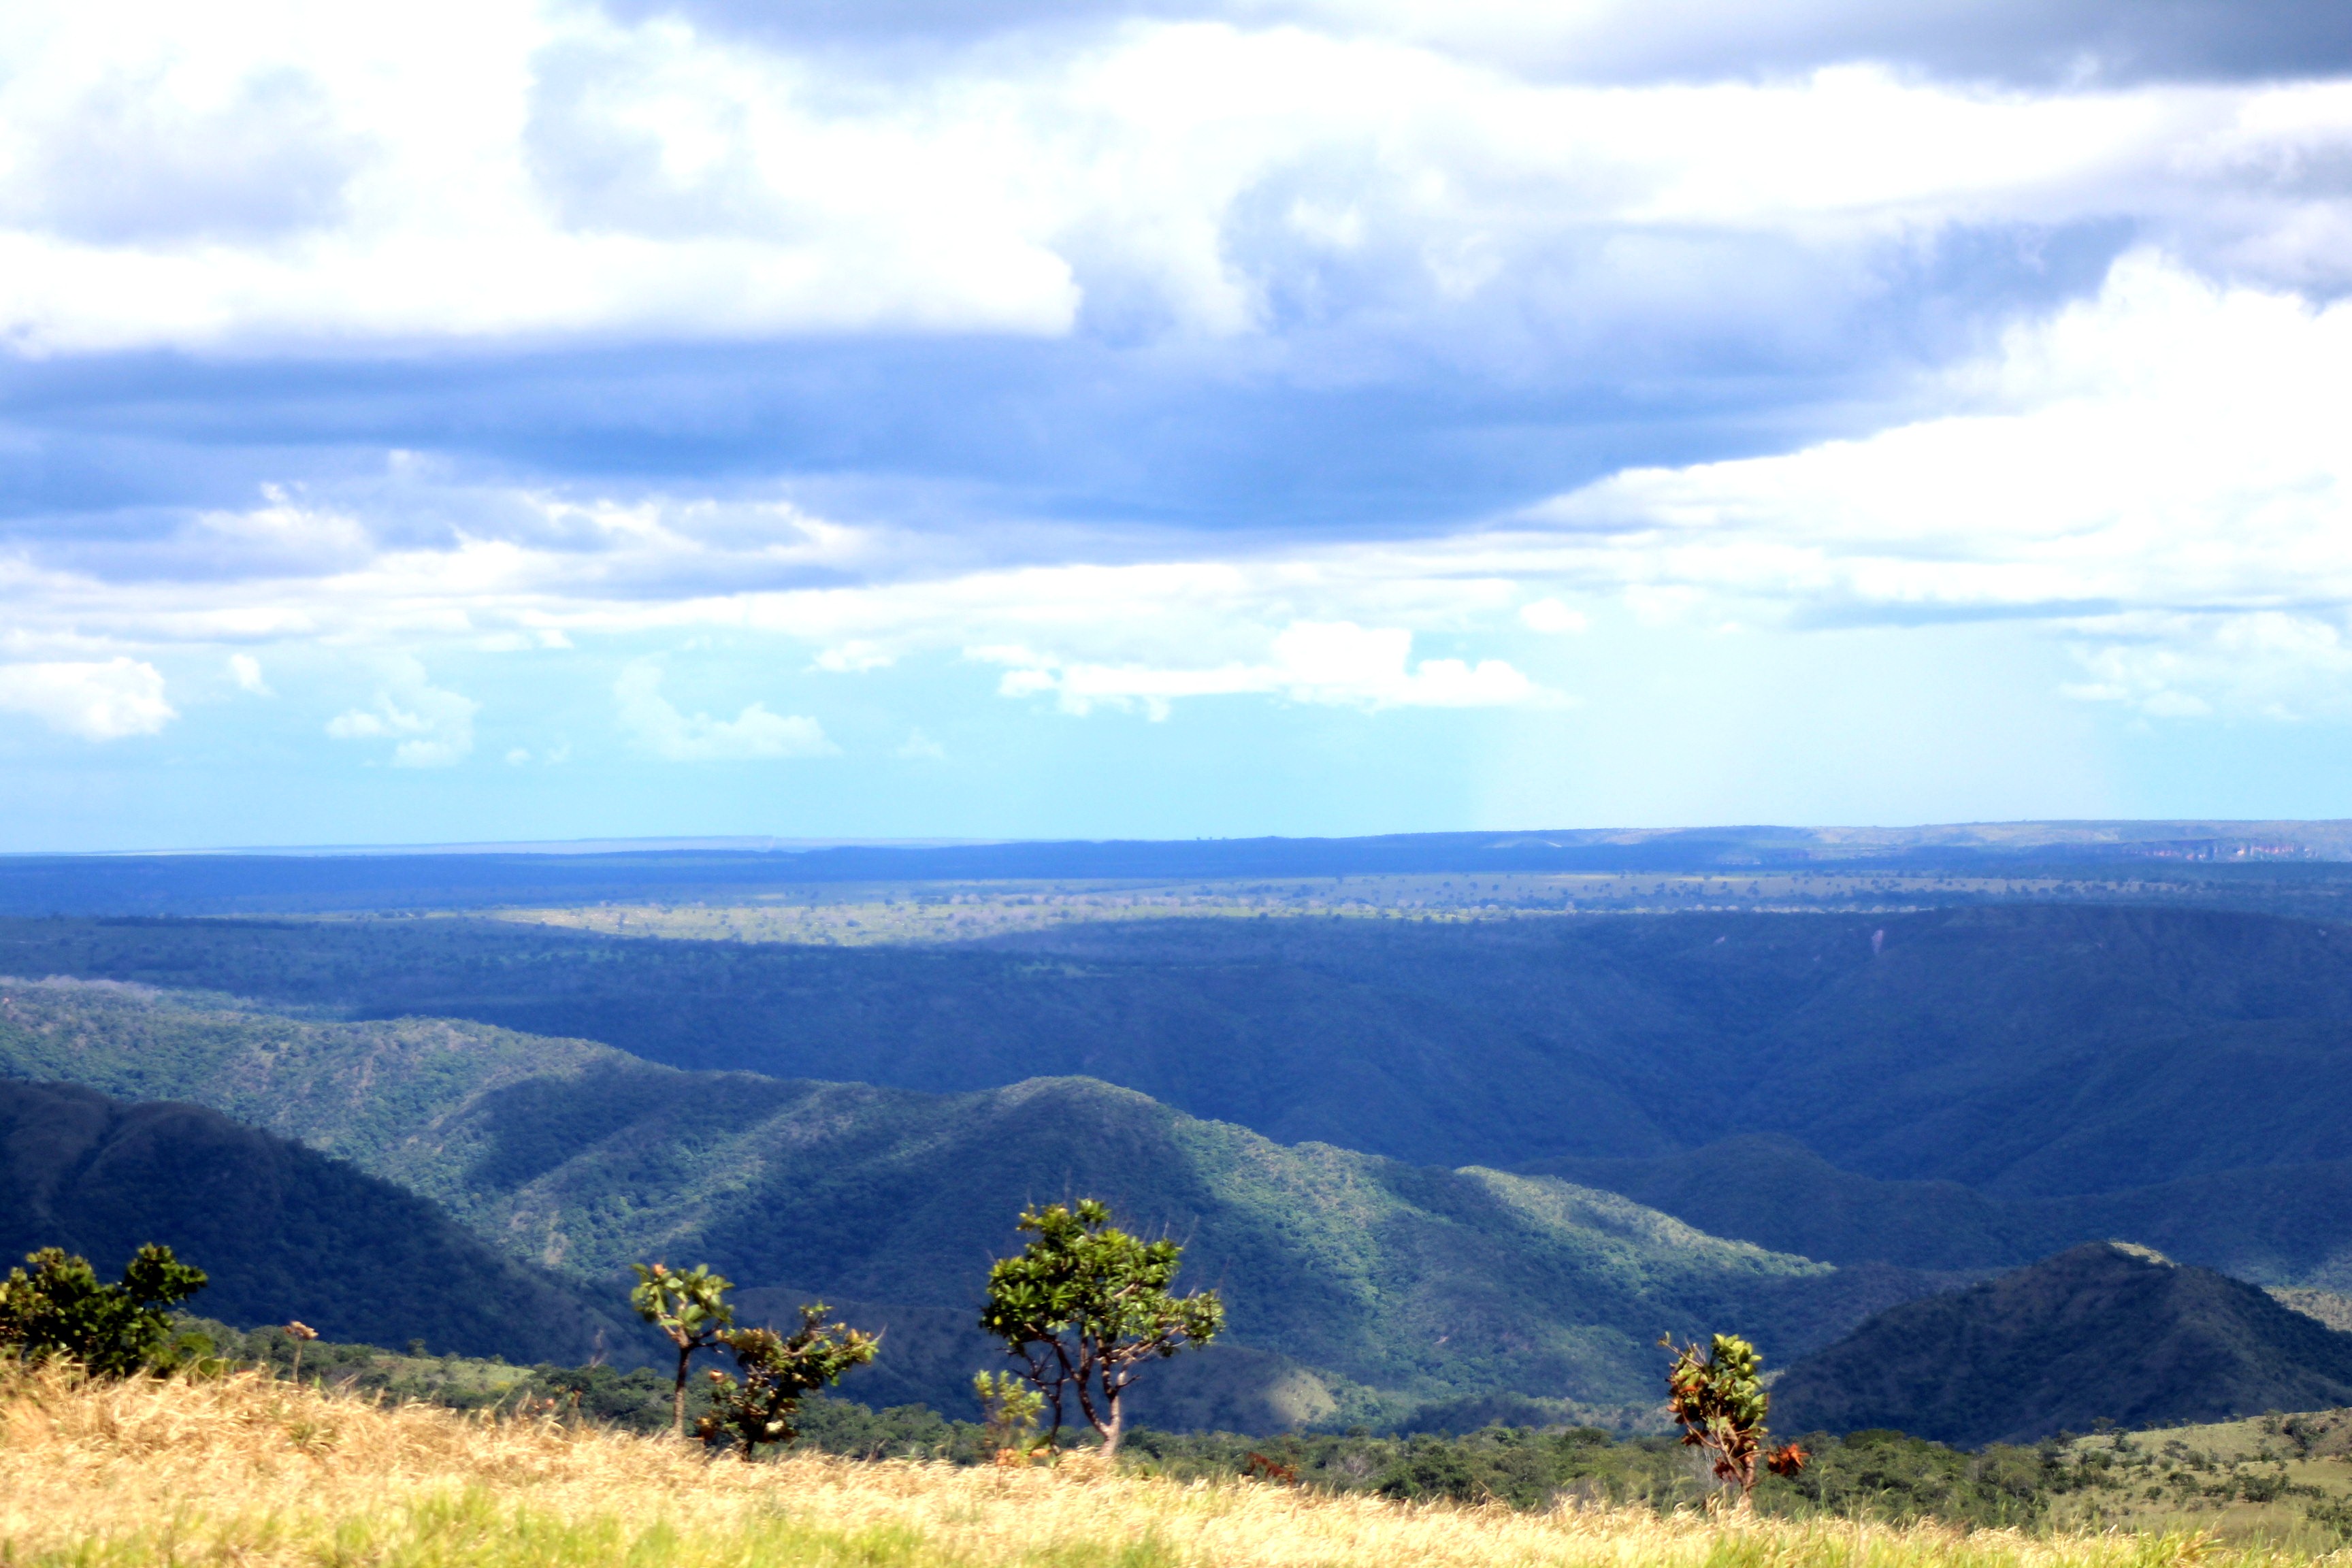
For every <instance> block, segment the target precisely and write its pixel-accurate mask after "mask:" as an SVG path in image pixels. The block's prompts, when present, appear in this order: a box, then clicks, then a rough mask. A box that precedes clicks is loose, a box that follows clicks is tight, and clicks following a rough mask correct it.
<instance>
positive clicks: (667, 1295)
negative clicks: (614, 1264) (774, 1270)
mask: <svg viewBox="0 0 2352 1568" xmlns="http://www.w3.org/2000/svg"><path fill="white" fill-rule="evenodd" d="M630 1267H631V1268H635V1270H636V1271H637V1286H636V1289H634V1290H632V1291H630V1292H629V1305H630V1306H632V1307H635V1309H636V1310H637V1316H638V1317H640V1318H643V1319H644V1320H645V1321H646V1322H648V1323H651V1324H653V1325H654V1327H656V1328H657V1329H659V1330H660V1331H662V1332H663V1333H665V1334H667V1335H668V1336H669V1342H670V1343H672V1344H674V1345H676V1346H677V1385H676V1387H675V1388H674V1389H673V1390H672V1391H671V1394H670V1432H671V1433H672V1435H673V1436H678V1437H684V1436H686V1373H687V1363H689V1362H691V1361H692V1360H693V1359H694V1352H697V1351H708V1350H716V1349H718V1348H719V1342H721V1341H722V1340H724V1339H725V1338H726V1336H727V1329H728V1325H729V1324H730V1323H732V1322H734V1321H735V1309H734V1308H732V1307H730V1306H729V1305H728V1304H727V1292H728V1291H730V1290H731V1289H734V1288H735V1282H734V1281H733V1280H731V1279H722V1278H720V1277H719V1275H716V1274H713V1273H712V1272H710V1265H709V1264H708V1263H698V1264H696V1265H695V1266H694V1268H693V1270H692V1271H691V1272H689V1273H685V1274H680V1273H677V1272H676V1271H674V1270H673V1269H671V1268H668V1267H667V1265H665V1264H660V1263H635V1264H631V1265H630Z"/></svg>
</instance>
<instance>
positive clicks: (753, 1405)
mask: <svg viewBox="0 0 2352 1568" xmlns="http://www.w3.org/2000/svg"><path fill="white" fill-rule="evenodd" d="M824 1310H825V1309H824V1302H822V1301H819V1302H818V1303H817V1304H816V1305H815V1306H814V1307H803V1308H802V1309H801V1326H800V1329H799V1331H797V1332H795V1333H794V1334H793V1337H792V1338H790V1339H786V1338H784V1337H783V1336H782V1334H779V1333H778V1332H776V1331H775V1330H773V1329H737V1330H734V1331H731V1332H729V1333H727V1334H725V1335H723V1336H722V1338H723V1339H724V1340H725V1342H726V1344H727V1348H728V1349H729V1350H731V1351H733V1352H735V1364H736V1365H737V1366H738V1367H739V1368H740V1369H741V1371H742V1373H743V1375H742V1377H741V1378H740V1380H739V1379H737V1378H732V1377H730V1376H728V1375H727V1374H726V1373H723V1372H719V1371H715V1370H714V1371H713V1372H712V1373H710V1381H711V1383H712V1384H713V1385H714V1387H713V1392H714V1393H715V1394H716V1395H717V1404H718V1408H717V1409H715V1410H714V1411H712V1412H711V1413H710V1414H709V1415H706V1416H704V1417H703V1418H702V1420H701V1423H700V1425H699V1426H698V1428H697V1430H698V1433H699V1435H700V1436H701V1438H702V1440H703V1441H704V1442H706V1443H720V1444H723V1443H731V1442H734V1441H736V1440H737V1439H740V1440H741V1442H742V1444H743V1458H745V1459H747V1460H748V1459H750V1458H752V1457H753V1456H754V1455H756V1454H757V1453H758V1451H759V1447H760V1445H761V1444H762V1443H789V1442H791V1441H792V1440H793V1438H795V1437H797V1436H800V1428H799V1427H798V1426H795V1425H794V1424H793V1421H794V1417H796V1416H797V1415H799V1413H800V1405H801V1400H802V1399H803V1397H804V1396H805V1395H807V1394H812V1393H814V1391H815V1390H817V1389H819V1388H822V1387H824V1385H825V1384H828V1383H838V1382H840V1381H841V1374H842V1373H845V1372H847V1371H848V1370H849V1369H850V1368H851V1367H854V1366H863V1365H864V1364H866V1363H867V1362H869V1361H872V1360H873V1359H874V1354H875V1352H877V1350H879V1349H880V1348H881V1344H882V1342H881V1340H880V1338H879V1336H877V1335H874V1334H867V1333H861V1332H859V1331H857V1330H856V1329H853V1328H850V1327H849V1326H848V1325H847V1324H845V1323H828V1322H826V1321H824Z"/></svg>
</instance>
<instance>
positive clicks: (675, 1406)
mask: <svg viewBox="0 0 2352 1568" xmlns="http://www.w3.org/2000/svg"><path fill="white" fill-rule="evenodd" d="M693 1355H694V1347H693V1346H692V1345H681V1346H679V1347H678V1352H677V1388H675V1389H673V1390H672V1391H671V1393H670V1398H669V1415H670V1423H669V1431H670V1436H673V1437H676V1438H678V1439H679V1440H680V1441H683V1440H684V1439H685V1437H686V1363H687V1362H688V1360H690V1359H691V1358H692V1357H693Z"/></svg>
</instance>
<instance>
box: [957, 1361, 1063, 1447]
mask: <svg viewBox="0 0 2352 1568" xmlns="http://www.w3.org/2000/svg"><path fill="white" fill-rule="evenodd" d="M971 1391H972V1393H973V1394H975V1395H977V1396H978V1398H979V1400H980V1413H981V1420H982V1424H983V1425H982V1429H981V1441H982V1443H983V1444H984V1445H986V1447H987V1449H988V1451H989V1452H990V1453H992V1454H993V1455H995V1456H996V1462H997V1463H998V1464H1000V1465H1021V1464H1026V1463H1028V1460H1029V1450H1030V1449H1032V1448H1034V1447H1036V1446H1037V1417H1038V1415H1040V1414H1042V1413H1043V1412H1044V1410H1045V1395H1044V1394H1041V1393H1039V1392H1038V1391H1037V1390H1036V1389H1034V1388H1031V1387H1029V1386H1028V1385H1027V1384H1026V1383H1025V1382H1024V1380H1023V1379H1022V1378H1020V1377H1019V1376H1016V1375H1015V1374H1014V1373H1009V1372H983V1373H979V1374H978V1375H977V1376H975V1377H973V1379H972V1380H971Z"/></svg>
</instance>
